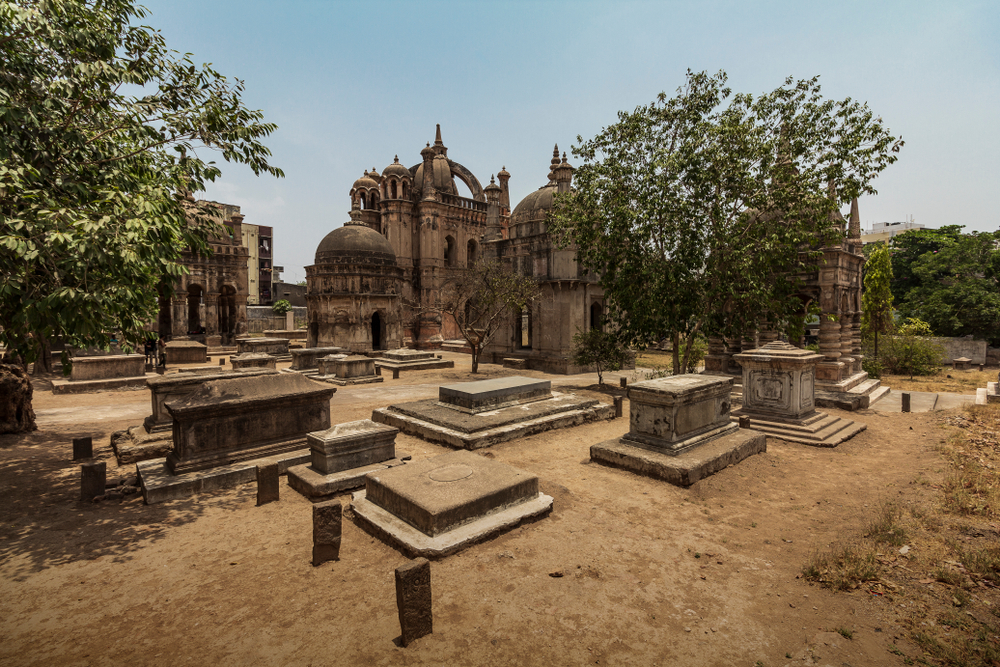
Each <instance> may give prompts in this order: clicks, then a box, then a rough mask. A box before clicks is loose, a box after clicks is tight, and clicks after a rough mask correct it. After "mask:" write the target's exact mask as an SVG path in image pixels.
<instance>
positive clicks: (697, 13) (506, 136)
mask: <svg viewBox="0 0 1000 667" xmlns="http://www.w3.org/2000/svg"><path fill="white" fill-rule="evenodd" d="M143 4H145V5H146V6H147V7H148V8H149V9H150V10H151V12H152V15H151V16H149V17H148V18H147V19H146V21H145V23H147V24H149V25H152V26H153V27H155V28H159V29H161V30H162V31H163V33H164V35H165V37H166V38H167V43H168V44H169V45H170V46H171V48H174V49H176V50H179V51H183V52H191V53H193V54H194V57H195V61H196V62H199V63H201V62H210V63H213V65H214V66H215V68H216V69H218V70H219V71H221V72H222V73H223V74H225V75H227V76H230V77H237V78H240V79H243V80H244V81H245V82H246V88H247V90H246V94H245V98H244V99H245V101H246V103H247V104H248V105H249V106H250V107H252V108H260V109H263V110H264V112H265V116H266V118H267V119H268V120H270V121H272V122H275V123H277V124H278V127H279V129H278V131H277V133H275V134H274V135H273V136H272V137H270V138H269V140H268V141H267V145H268V146H269V147H270V148H271V150H272V151H273V152H274V163H275V164H277V165H278V166H279V167H281V168H282V169H284V171H285V175H286V177H285V178H284V179H273V178H270V177H262V178H256V177H254V176H253V174H252V172H250V171H249V170H248V169H245V168H243V167H241V166H235V165H226V164H223V165H222V167H223V178H222V180H221V181H220V182H218V183H217V184H215V185H213V186H212V187H211V188H210V190H209V191H208V192H207V194H206V195H205V196H207V198H210V199H215V200H218V201H225V202H228V203H232V204H238V205H240V206H242V210H243V213H244V214H245V215H246V221H247V222H251V223H254V224H261V225H271V226H273V227H274V228H275V229H274V236H275V239H274V248H275V256H274V257H275V263H276V264H279V265H284V266H285V268H286V273H285V274H284V278H285V279H286V280H291V281H296V280H302V279H304V277H305V273H304V271H303V268H302V267H303V266H305V265H308V264H311V263H312V260H313V253H314V252H315V249H316V246H317V244H318V243H319V241H320V239H322V238H323V236H324V235H326V234H327V233H328V232H329V231H330V230H332V229H334V228H336V227H339V226H340V225H342V224H343V223H344V221H346V220H347V219H348V215H347V214H348V211H349V209H350V200H349V198H348V192H349V190H350V188H351V185H352V184H353V182H354V181H355V179H357V178H358V177H360V176H361V174H362V172H363V171H364V170H366V169H371V168H373V167H374V168H376V169H378V170H379V171H382V170H383V169H384V168H385V167H386V166H387V165H389V164H391V163H392V161H393V157H394V156H395V155H396V154H398V155H399V159H400V162H402V163H403V164H405V165H406V166H411V165H413V164H416V163H417V162H419V161H420V149H421V148H422V147H423V146H424V144H425V143H426V142H427V141H433V139H434V125H435V123H440V124H441V128H442V133H443V138H444V143H445V145H446V146H448V149H449V150H448V156H449V157H450V158H452V159H454V160H456V161H458V162H460V163H462V164H464V165H465V166H466V167H468V168H469V169H471V170H472V172H473V173H474V174H476V176H477V177H478V178H479V180H480V182H482V183H483V185H485V184H486V183H488V182H489V179H490V174H493V173H496V172H497V171H499V170H500V168H501V167H502V166H504V165H506V167H507V170H508V171H509V172H510V173H511V180H510V186H511V200H512V202H517V201H520V199H521V198H522V197H524V196H525V195H527V194H528V193H529V192H531V191H532V190H534V189H536V188H538V187H540V186H542V185H544V184H545V181H546V174H547V173H548V163H549V159H550V158H551V155H552V146H553V144H555V143H558V144H559V147H560V150H563V149H567V150H568V149H569V147H570V145H571V144H573V143H576V139H577V135H582V136H583V137H584V138H589V137H591V136H593V135H594V134H596V133H597V132H598V131H599V130H600V129H601V128H602V127H604V126H606V125H608V124H609V123H613V122H615V120H616V113H617V112H618V111H619V110H621V109H627V110H631V109H634V108H635V107H636V106H638V105H640V104H645V103H648V102H650V101H652V100H653V99H654V98H655V97H656V95H657V94H658V93H659V92H661V91H668V92H673V91H674V90H675V89H676V88H677V87H678V86H679V85H680V84H681V83H682V82H683V78H684V73H685V70H686V69H688V68H691V69H693V70H709V71H712V72H714V71H717V70H719V69H724V70H726V71H727V72H728V73H729V82H730V85H731V86H732V88H733V89H734V90H737V91H744V92H751V93H761V92H765V91H770V90H772V89H774V88H775V87H777V86H778V85H780V84H781V82H782V81H783V80H784V78H785V77H786V76H793V77H795V78H807V77H811V76H813V75H817V74H818V75H820V77H821V78H820V81H821V83H822V85H823V92H824V94H825V95H826V96H827V97H830V98H835V99H841V98H844V97H852V98H854V99H857V100H861V101H865V102H867V103H868V105H869V106H870V107H871V108H872V109H873V110H874V112H875V113H876V114H877V115H880V116H882V118H883V119H884V120H885V122H886V124H887V125H888V126H889V127H890V128H891V130H892V131H893V132H894V133H895V134H897V135H899V134H901V135H902V136H903V138H904V139H905V140H906V146H905V147H904V149H903V152H902V153H901V156H900V160H899V162H897V163H896V164H895V165H893V166H892V167H890V168H889V169H888V170H887V171H886V172H884V174H883V175H882V176H881V177H880V178H879V179H878V180H877V181H876V183H875V185H876V188H877V189H878V190H879V195H878V196H877V197H867V198H865V199H864V200H863V201H861V218H862V224H863V226H864V227H866V228H867V227H869V226H870V225H871V223H873V222H883V221H885V222H893V221H900V220H903V219H904V218H905V217H907V216H911V215H912V216H913V217H914V219H915V221H916V222H918V223H922V224H925V225H927V226H929V227H937V226H941V225H945V224H964V225H967V227H968V229H970V230H971V229H977V230H996V229H998V227H1000V214H998V212H997V209H998V203H997V198H998V194H1000V3H998V2H997V1H996V0H991V1H985V2H918V1H916V0H907V1H906V2H871V1H869V2H844V1H841V2H805V1H803V0H795V1H787V2H757V3H750V2H721V1H720V2H690V1H687V2H624V1H618V2H614V3H610V2H583V1H579V0H577V1H569V0H566V1H551V2H546V1H544V0H533V1H528V0H524V1H511V2H502V1H499V0H497V1H491V2H486V1H484V2H417V1H397V2H391V1H376V0H369V1H368V2H334V1H319V0H312V1H305V0H302V1H297V0H284V1H282V2H277V1H273V0H272V1H271V2H264V1H252V0H239V1H225V0H201V1H200V2H194V1H191V0H143ZM571 162H573V160H572V159H571ZM460 187H462V186H460Z"/></svg>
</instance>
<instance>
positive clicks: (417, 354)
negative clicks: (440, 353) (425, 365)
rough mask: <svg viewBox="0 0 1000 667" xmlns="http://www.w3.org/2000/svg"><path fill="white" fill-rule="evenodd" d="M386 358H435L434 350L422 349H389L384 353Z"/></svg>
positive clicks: (407, 359) (422, 359)
mask: <svg viewBox="0 0 1000 667" xmlns="http://www.w3.org/2000/svg"><path fill="white" fill-rule="evenodd" d="M382 356H383V357H384V358H385V359H389V360H391V361H424V360H429V359H433V358H434V353H433V352H424V351H422V350H407V349H399V350H388V351H386V352H385V354H383V355H382Z"/></svg>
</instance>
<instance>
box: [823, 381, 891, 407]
mask: <svg viewBox="0 0 1000 667" xmlns="http://www.w3.org/2000/svg"><path fill="white" fill-rule="evenodd" d="M888 393H889V387H883V386H882V381H881V380H879V379H877V378H870V377H868V373H865V372H864V371H862V372H860V373H855V374H854V375H852V376H850V377H849V378H847V379H845V380H841V381H840V382H823V381H821V380H817V381H816V394H815V400H816V406H817V407H820V408H837V409H838V410H850V411H852V412H853V411H854V410H859V409H861V408H867V407H870V406H871V404H872V403H874V402H875V401H877V400H879V399H880V398H882V397H883V396H885V395H886V394H888Z"/></svg>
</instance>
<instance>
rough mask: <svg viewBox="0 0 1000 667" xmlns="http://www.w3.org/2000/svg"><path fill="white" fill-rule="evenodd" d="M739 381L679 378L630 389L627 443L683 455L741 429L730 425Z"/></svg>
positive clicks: (645, 383)
mask: <svg viewBox="0 0 1000 667" xmlns="http://www.w3.org/2000/svg"><path fill="white" fill-rule="evenodd" d="M732 387H733V378H731V377H720V376H716V375H693V374H691V375H676V376H672V377H667V378H660V379H656V380H646V381H644V382H637V383H635V384H632V385H629V387H628V398H629V432H628V433H627V434H626V435H625V436H623V437H622V442H623V443H628V444H630V445H632V446H635V447H642V448H646V449H652V450H654V451H660V452H664V453H668V454H677V453H680V452H682V451H684V450H686V449H689V448H691V447H694V446H695V445H698V444H701V443H703V442H705V441H706V440H708V439H711V438H714V437H718V436H721V435H723V434H725V433H728V432H729V431H730V430H732V429H733V428H737V427H736V425H735V424H732V422H731V421H730V414H729V411H730V393H731V392H732Z"/></svg>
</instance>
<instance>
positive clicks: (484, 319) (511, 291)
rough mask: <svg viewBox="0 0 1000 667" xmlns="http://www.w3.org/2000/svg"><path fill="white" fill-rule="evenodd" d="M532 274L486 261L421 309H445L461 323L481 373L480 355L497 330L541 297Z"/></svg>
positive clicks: (419, 307)
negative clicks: (516, 271)
mask: <svg viewBox="0 0 1000 667" xmlns="http://www.w3.org/2000/svg"><path fill="white" fill-rule="evenodd" d="M539 294H540V291H539V289H538V285H537V284H536V283H535V281H534V280H533V279H532V278H531V277H530V276H523V275H520V274H518V273H515V272H514V271H512V270H511V269H509V268H508V267H505V266H504V265H503V264H501V263H500V262H498V261H496V260H482V261H479V262H477V263H476V264H475V265H473V266H471V267H469V268H467V269H464V270H462V271H459V272H458V273H457V274H456V275H455V277H453V278H451V279H450V280H448V281H447V282H446V283H445V285H444V286H443V287H442V289H441V292H440V297H439V299H438V301H437V302H436V303H434V304H431V305H429V306H422V305H420V304H418V303H415V302H413V303H410V304H409V305H410V306H411V307H413V308H415V309H417V310H421V311H425V312H426V311H432V312H441V313H445V314H447V315H449V316H450V317H451V318H452V319H453V320H454V321H455V323H456V324H457V325H458V329H459V331H460V332H461V333H462V338H464V339H465V341H466V342H467V343H468V344H469V348H470V349H471V351H472V372H473V373H478V372H479V357H480V356H481V355H482V353H483V350H484V349H485V348H486V346H487V345H489V344H490V341H492V340H493V337H494V336H495V335H496V333H497V331H499V330H500V328H501V327H502V326H503V325H504V324H505V323H508V322H509V321H510V319H511V317H512V316H513V314H514V313H520V312H522V311H523V310H524V309H525V308H528V307H529V306H530V305H531V304H532V303H533V302H534V301H535V300H536V299H537V298H538V296H539Z"/></svg>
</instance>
